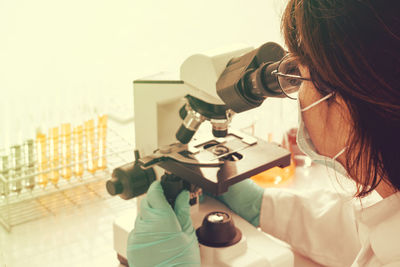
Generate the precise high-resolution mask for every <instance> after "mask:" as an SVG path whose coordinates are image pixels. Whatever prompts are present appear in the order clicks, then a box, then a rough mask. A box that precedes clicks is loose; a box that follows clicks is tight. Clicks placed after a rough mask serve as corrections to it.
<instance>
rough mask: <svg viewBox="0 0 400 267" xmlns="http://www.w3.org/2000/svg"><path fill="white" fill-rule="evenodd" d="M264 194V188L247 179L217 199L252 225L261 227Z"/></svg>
mask: <svg viewBox="0 0 400 267" xmlns="http://www.w3.org/2000/svg"><path fill="white" fill-rule="evenodd" d="M263 194H264V189H263V188H261V187H259V186H258V185H256V184H255V183H254V182H253V181H252V180H251V179H246V180H244V181H241V182H240V183H237V184H234V185H232V186H230V187H229V189H228V192H226V193H225V194H223V195H221V196H218V197H217V199H218V200H220V201H222V202H223V203H225V205H227V206H228V207H229V208H230V209H231V210H233V211H234V212H235V213H236V214H238V215H239V216H241V217H242V218H244V219H245V220H246V221H248V222H249V223H251V224H252V225H254V226H259V225H260V210H261V202H262V198H263Z"/></svg>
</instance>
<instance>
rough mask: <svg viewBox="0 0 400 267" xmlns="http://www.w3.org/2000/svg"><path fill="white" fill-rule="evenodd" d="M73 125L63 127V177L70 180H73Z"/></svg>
mask: <svg viewBox="0 0 400 267" xmlns="http://www.w3.org/2000/svg"><path fill="white" fill-rule="evenodd" d="M71 135H72V131H71V123H63V124H62V125H61V153H62V154H61V164H62V166H63V167H62V169H61V176H62V177H63V178H64V179H66V180H69V179H70V178H71V173H72V170H71V166H70V164H71Z"/></svg>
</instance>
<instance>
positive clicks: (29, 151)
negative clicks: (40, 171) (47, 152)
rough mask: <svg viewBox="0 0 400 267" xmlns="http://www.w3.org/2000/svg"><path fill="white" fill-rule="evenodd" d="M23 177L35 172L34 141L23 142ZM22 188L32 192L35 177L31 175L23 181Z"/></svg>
mask: <svg viewBox="0 0 400 267" xmlns="http://www.w3.org/2000/svg"><path fill="white" fill-rule="evenodd" d="M23 147H24V176H25V175H26V176H27V175H32V174H33V173H34V172H35V141H34V140H33V139H27V140H25V142H24V144H23ZM24 187H25V188H27V189H30V190H32V189H33V188H34V187H35V177H34V176H33V175H32V176H31V177H28V178H26V179H25V180H24Z"/></svg>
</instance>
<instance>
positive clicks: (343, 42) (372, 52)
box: [282, 0, 400, 197]
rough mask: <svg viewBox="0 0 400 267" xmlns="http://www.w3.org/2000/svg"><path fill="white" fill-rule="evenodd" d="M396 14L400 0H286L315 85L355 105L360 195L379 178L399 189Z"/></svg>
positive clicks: (353, 156)
mask: <svg viewBox="0 0 400 267" xmlns="http://www.w3.org/2000/svg"><path fill="white" fill-rule="evenodd" d="M399 14H400V1H399V0H289V3H288V5H287V7H286V10H285V13H284V15H283V19H282V31H283V33H284V37H285V41H286V45H287V46H288V49H289V51H290V52H292V53H293V54H295V55H296V56H297V57H298V58H299V60H300V63H301V64H303V65H305V66H307V67H308V68H309V70H310V75H311V79H312V81H313V83H314V85H315V87H316V88H317V90H319V91H320V93H321V94H326V93H327V92H329V91H334V92H335V93H336V94H338V95H340V96H341V97H342V98H343V100H344V102H345V103H346V106H347V107H348V109H349V111H350V115H351V118H352V123H353V132H352V133H351V137H350V140H348V148H347V161H346V163H345V167H346V169H347V171H348V173H349V175H350V177H352V178H353V179H354V180H355V181H356V183H357V185H358V187H357V188H358V190H357V193H356V196H358V197H362V196H365V195H367V194H368V193H370V192H371V191H372V190H374V189H375V188H376V187H377V186H378V184H379V183H380V182H385V183H388V184H389V185H391V186H392V187H393V188H394V189H395V190H396V191H400V15H399Z"/></svg>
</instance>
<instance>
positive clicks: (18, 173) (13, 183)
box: [9, 144, 23, 193]
mask: <svg viewBox="0 0 400 267" xmlns="http://www.w3.org/2000/svg"><path fill="white" fill-rule="evenodd" d="M10 161H11V172H10V173H11V175H10V178H9V180H10V182H9V188H10V190H11V191H12V192H16V193H20V192H21V190H22V180H20V179H18V178H20V177H22V166H23V164H22V162H23V157H22V146H21V145H19V144H16V145H13V146H11V148H10Z"/></svg>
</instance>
